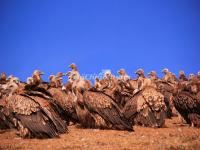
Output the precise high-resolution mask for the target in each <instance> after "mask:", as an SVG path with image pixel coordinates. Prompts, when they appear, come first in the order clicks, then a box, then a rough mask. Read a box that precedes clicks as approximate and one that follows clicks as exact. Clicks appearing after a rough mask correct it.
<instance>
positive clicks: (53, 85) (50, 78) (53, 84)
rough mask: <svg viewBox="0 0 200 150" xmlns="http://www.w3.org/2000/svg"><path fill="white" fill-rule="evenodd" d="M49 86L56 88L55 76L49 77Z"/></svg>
mask: <svg viewBox="0 0 200 150" xmlns="http://www.w3.org/2000/svg"><path fill="white" fill-rule="evenodd" d="M49 81H50V86H51V87H57V79H56V76H55V75H50V76H49Z"/></svg>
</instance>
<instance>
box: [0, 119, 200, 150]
mask: <svg viewBox="0 0 200 150" xmlns="http://www.w3.org/2000/svg"><path fill="white" fill-rule="evenodd" d="M69 129H70V133H69V134H63V135H61V137H60V138H57V139H43V140H41V139H21V138H19V137H17V136H16V134H15V131H14V130H12V131H7V132H1V133H0V150H1V149H3V150H4V149H8V150H19V149H30V150H31V149H37V150H40V149H41V150H43V149H55V150H57V149H58V150H66V149H87V150H90V149H95V150H96V149H116V150H130V149H139V150H142V149H145V150H146V149H168V150H190V149H191V150H192V149H194V150H195V149H200V129H197V128H192V127H189V126H187V125H184V126H181V125H180V124H179V122H178V119H177V118H173V119H171V120H170V119H168V120H167V121H166V127H165V128H159V129H154V128H144V127H139V126H135V127H134V129H135V132H127V131H114V130H98V129H81V128H77V127H76V126H70V127H69Z"/></svg>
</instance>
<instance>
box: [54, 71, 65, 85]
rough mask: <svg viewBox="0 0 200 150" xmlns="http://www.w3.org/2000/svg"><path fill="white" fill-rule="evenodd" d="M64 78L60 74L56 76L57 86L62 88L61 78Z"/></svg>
mask: <svg viewBox="0 0 200 150" xmlns="http://www.w3.org/2000/svg"><path fill="white" fill-rule="evenodd" d="M63 76H64V74H63V73H62V72H58V73H57V74H56V80H57V83H58V86H62V79H63V78H62V77H63Z"/></svg>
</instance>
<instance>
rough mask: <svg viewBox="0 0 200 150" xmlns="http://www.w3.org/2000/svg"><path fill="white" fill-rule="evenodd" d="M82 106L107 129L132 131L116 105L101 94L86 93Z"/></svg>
mask: <svg viewBox="0 0 200 150" xmlns="http://www.w3.org/2000/svg"><path fill="white" fill-rule="evenodd" d="M83 104H84V106H85V107H86V108H87V109H88V111H89V112H90V113H91V114H92V115H93V116H98V117H99V118H101V119H102V120H104V121H103V125H102V126H104V125H105V123H106V124H107V128H111V129H117V130H129V131H132V130H133V129H132V126H131V125H130V123H129V122H128V121H127V120H126V119H125V118H124V116H123V114H122V113H121V110H120V109H119V107H118V106H117V104H116V103H115V102H114V101H113V100H112V99H111V98H109V97H108V96H107V95H105V94H103V93H101V92H93V91H86V92H84V94H83Z"/></svg>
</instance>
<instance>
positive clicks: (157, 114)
mask: <svg viewBox="0 0 200 150" xmlns="http://www.w3.org/2000/svg"><path fill="white" fill-rule="evenodd" d="M135 73H136V74H137V75H138V79H137V82H138V87H137V88H136V89H134V92H133V95H132V97H130V99H129V100H128V101H127V102H126V104H125V106H124V108H123V114H124V116H125V117H126V119H128V120H130V121H131V122H132V124H138V125H142V126H148V127H163V126H164V124H165V110H166V106H165V103H164V96H163V94H162V93H160V92H158V91H157V90H156V87H155V84H154V83H153V82H152V81H151V80H150V79H147V78H145V76H144V71H143V70H142V69H138V70H137V71H136V72H135Z"/></svg>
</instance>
